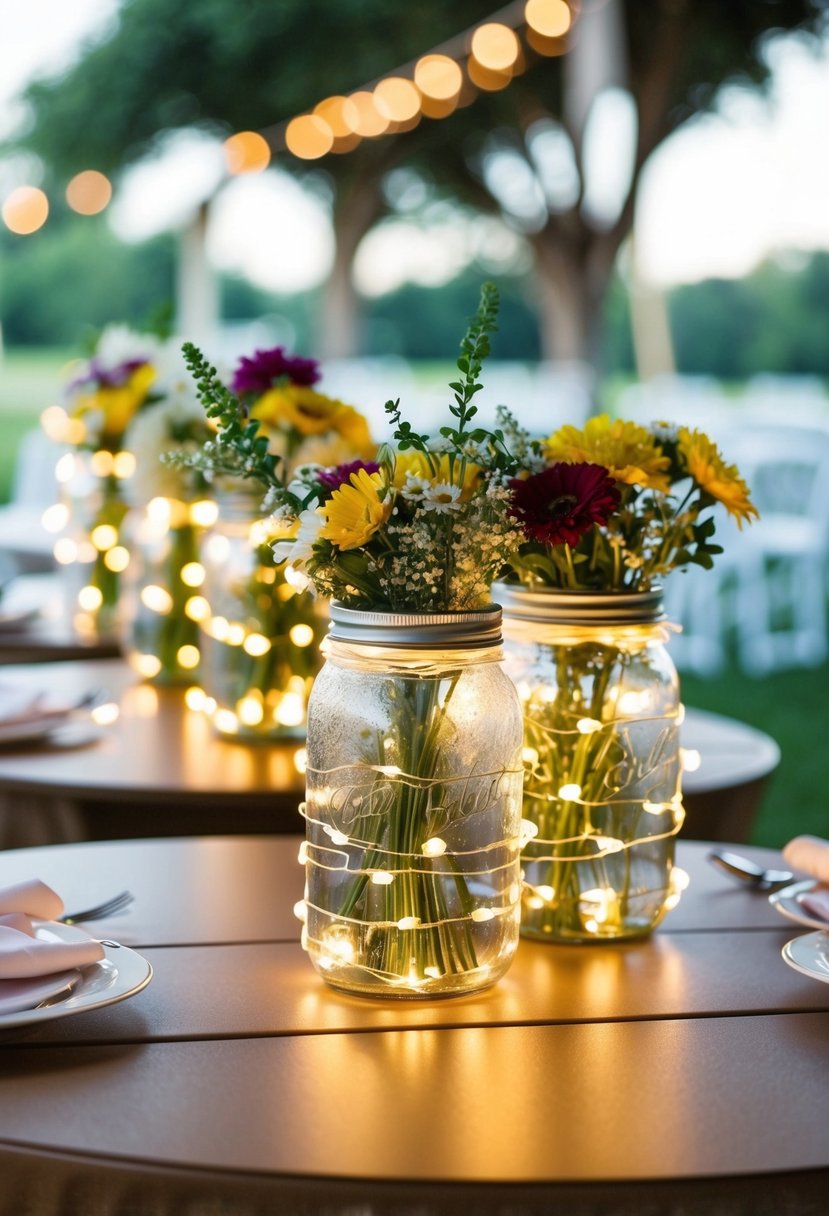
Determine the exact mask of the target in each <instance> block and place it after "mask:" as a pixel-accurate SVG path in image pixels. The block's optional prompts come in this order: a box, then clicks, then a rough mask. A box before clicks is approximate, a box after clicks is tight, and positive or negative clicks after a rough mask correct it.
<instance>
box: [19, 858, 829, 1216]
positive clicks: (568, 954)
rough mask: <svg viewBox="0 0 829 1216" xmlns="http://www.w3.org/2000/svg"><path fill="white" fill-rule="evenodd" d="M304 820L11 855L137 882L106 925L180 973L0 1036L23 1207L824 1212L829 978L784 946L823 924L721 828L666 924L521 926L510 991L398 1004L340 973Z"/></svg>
mask: <svg viewBox="0 0 829 1216" xmlns="http://www.w3.org/2000/svg"><path fill="white" fill-rule="evenodd" d="M298 844H299V838H298V837H297V838H293V839H292V838H289V837H279V838H277V837H271V838H253V837H251V838H219V837H212V838H201V839H198V838H191V839H187V840H146V841H131V842H123V841H122V842H108V843H97V844H76V845H64V846H54V847H49V848H40V849H23V850H16V851H13V852H7V853H5V854H0V884H4V883H7V882H12V881H16V880H20V879H22V878H24V877H30V876H32V875H35V874H36V875H39V876H40V877H42V878H43V879H44V880H45V881H47V882H49V883H51V884H52V885H53V886H55V887H56V888H57V889H58V890H59V891H60V892H61V894H62V895H63V896H64V898H65V900H66V902H67V905H75V904H79V905H82V906H83V905H85V904H87V902H92V901H94V900H97V899H98V898H100V897H103V896H105V895H108V894H110V893H112V892H113V891H115V890H118V889H120V888H122V887H129V888H130V889H131V890H132V891H133V892H134V893H135V895H136V900H135V903H134V905H133V906H132V907H131V908H130V909H129V910H128V911H127V912H126V913H122V914H121V915H120V916H118V917H115V918H113V919H111V920H110V921H105V922H100V923H98V924H97V925H96V926H95V933H96V934H100V935H101V936H104V937H113V938H116V939H118V940H120V941H121V942H122V943H124V944H129V945H132V946H135V947H136V948H137V949H139V951H140V952H141V953H142V954H144V955H145V956H146V957H147V958H148V959H149V960H150V962H151V963H152V965H153V968H154V970H155V975H154V978H153V980H152V982H151V983H150V985H149V987H147V988H146V989H145V990H144V991H143V992H141V993H139V994H138V995H136V996H134V997H133V998H131V999H130V1000H128V1001H126V1002H124V1003H123V1004H116V1005H112V1006H110V1007H108V1008H105V1009H100V1010H97V1011H89V1012H86V1013H82V1014H78V1015H76V1016H73V1017H68V1018H64V1019H58V1020H54V1021H49V1022H44V1023H41V1024H40V1025H39V1026H38V1027H37V1028H32V1027H30V1028H28V1029H26V1028H23V1029H20V1030H17V1031H8V1032H6V1034H5V1035H4V1036H3V1037H2V1038H1V1039H0V1169H2V1174H3V1180H4V1191H5V1192H6V1193H7V1194H9V1195H13V1196H14V1197H15V1202H16V1204H17V1206H16V1208H15V1211H21V1212H23V1211H31V1212H35V1211H36V1212H37V1213H38V1214H39V1216H42V1214H44V1213H51V1212H52V1211H54V1212H56V1213H57V1212H58V1211H60V1212H67V1211H73V1212H74V1211H78V1212H80V1211H90V1212H91V1211H119V1212H121V1211H124V1212H126V1211H129V1212H130V1213H131V1214H132V1213H137V1214H138V1213H140V1214H143V1213H145V1212H146V1213H147V1214H148V1216H149V1213H153V1214H154V1216H159V1214H160V1213H167V1212H170V1213H176V1214H177V1216H178V1213H181V1212H185V1213H194V1214H195V1213H197V1212H207V1211H210V1212H213V1211H219V1210H221V1211H228V1212H230V1211H232V1212H233V1213H234V1216H240V1214H241V1216H254V1214H255V1216H259V1214H260V1213H261V1214H262V1216H264V1214H265V1213H272V1212H283V1211H291V1212H292V1213H293V1212H297V1213H311V1212H322V1211H324V1212H325V1213H330V1214H332V1216H333V1214H334V1213H341V1212H342V1213H345V1212H354V1211H360V1212H363V1211H365V1212H369V1211H370V1212H372V1213H385V1212H389V1213H392V1212H394V1213H400V1214H402V1213H404V1212H405V1213H413V1212H418V1213H421V1212H422V1213H429V1216H432V1214H435V1216H437V1214H443V1213H447V1214H448V1213H454V1212H456V1211H458V1210H459V1209H460V1207H461V1206H466V1207H468V1209H469V1210H471V1211H474V1212H476V1213H478V1212H484V1213H492V1214H493V1216H494V1214H495V1213H496V1212H498V1213H504V1212H507V1211H509V1212H516V1213H519V1212H520V1213H521V1214H522V1216H525V1214H527V1216H529V1214H535V1213H538V1214H539V1216H541V1213H543V1214H544V1216H547V1214H548V1213H562V1214H563V1213H565V1212H566V1213H568V1214H569V1213H574V1214H577V1216H587V1214H588V1213H589V1214H591V1216H592V1214H593V1213H596V1214H598V1213H610V1212H612V1213H613V1214H614V1216H634V1214H635V1216H640V1214H641V1213H642V1212H643V1211H647V1212H648V1213H650V1214H652V1216H661V1214H663V1213H677V1212H680V1211H681V1212H682V1213H683V1214H688V1216H703V1214H707V1213H711V1212H716V1213H717V1214H718V1216H723V1214H724V1213H728V1212H731V1211H734V1212H740V1213H745V1212H752V1213H759V1212H761V1211H762V1212H764V1213H765V1212H769V1213H772V1212H783V1211H785V1212H786V1213H787V1216H795V1214H800V1213H803V1214H804V1216H805V1214H806V1213H818V1212H820V1211H822V1210H825V1209H823V1208H821V1207H820V1203H821V1202H824V1201H825V1195H826V1194H827V1190H826V1187H827V1182H829V1141H827V1136H826V1129H827V1126H829V1088H827V1086H826V1084H825V1063H826V1049H827V1043H829V985H827V984H823V983H819V982H818V981H816V980H813V979H811V978H809V977H808V976H804V975H802V974H799V973H796V972H794V971H792V970H791V969H790V968H788V967H787V966H786V965H785V964H784V962H783V961H782V959H781V957H780V950H781V947H782V946H783V944H784V943H785V942H786V941H787V940H789V939H790V938H792V937H794V936H796V935H797V934H798V933H802V932H805V930H804V929H802V928H800V927H799V926H796V925H794V924H792V923H791V922H788V921H785V920H784V919H783V918H782V917H781V916H780V915H779V914H778V913H777V912H776V911H775V910H774V909H773V908H772V907H771V906H770V905H769V903H768V900H767V899H766V898H765V897H763V896H762V895H758V894H756V893H751V892H748V891H746V890H745V889H743V888H740V887H738V886H736V885H735V884H734V883H733V881H732V880H730V879H729V878H728V877H727V876H726V875H724V874H722V873H721V872H719V871H717V870H715V869H713V868H712V867H710V866H709V865H707V864H706V862H705V852H706V845H704V844H702V843H695V842H690V841H680V843H679V857H678V860H679V862H680V864H681V865H683V866H684V867H685V868H686V869H687V870H688V872H689V874H690V878H691V883H690V887H689V889H688V890H687V891H686V893H685V895H684V896H683V899H682V902H681V903H680V905H679V906H678V907H677V908H676V909H674V910H673V911H672V912H670V913H669V915H668V917H667V918H666V920H665V921H664V922H663V924H662V926H661V927H660V928H659V929H658V930H657V932H656V933H655V934H654V935H653V936H652V937H651V938H650V939H648V940H646V941H644V942H638V943H629V944H618V945H606V944H591V945H590V946H584V947H578V946H548V945H544V944H539V943H535V942H529V941H522V942H521V944H520V946H519V949H518V952H517V955H516V958H515V961H514V962H513V965H512V967H511V969H510V971H509V972H508V974H507V975H506V977H505V978H504V979H502V980H501V981H500V982H499V983H498V984H496V985H495V986H494V987H493V988H492V989H490V990H489V991H487V992H484V993H481V994H479V995H476V996H468V997H463V998H455V999H449V1000H444V1001H422V1002H421V1001H399V1002H394V1001H390V1000H366V999H360V998H356V997H348V996H345V995H343V994H338V993H337V992H336V991H334V990H331V989H329V988H327V987H326V985H325V984H324V983H323V982H322V981H321V980H320V978H319V977H318V976H317V975H316V973H315V972H314V971H313V969H312V968H311V966H310V964H309V962H308V960H307V959H306V957H305V956H304V955H303V953H302V951H301V949H300V946H299V942H298V931H299V926H298V922H297V921H296V920H295V919H294V917H293V915H292V905H293V903H294V901H295V900H296V899H297V898H299V896H300V895H301V892H302V872H301V868H300V867H299V866H298V865H297V861H296V854H297V847H298ZM747 851H748V853H749V854H750V855H751V856H752V857H754V858H755V859H757V860H763V861H764V862H766V863H770V864H779V862H780V858H779V856H778V855H776V854H774V853H772V852H771V851H768V850H762V849H749V850H747ZM73 1196H74V1202H75V1204H76V1205H77V1206H75V1207H72V1206H71V1202H72V1197H73ZM81 1197H82V1199H81Z"/></svg>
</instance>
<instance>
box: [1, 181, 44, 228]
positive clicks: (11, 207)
mask: <svg viewBox="0 0 829 1216" xmlns="http://www.w3.org/2000/svg"><path fill="white" fill-rule="evenodd" d="M48 215H49V200H48V199H47V197H46V195H45V194H44V193H43V191H42V190H38V188H37V186H18V187H17V189H16V190H12V192H11V194H10V195H9V197H8V198H7V199H6V201H5V203H4V204H3V220H4V222H5V225H6V227H7V228H8V229H9V230H10V231H11V232H15V233H16V234H17V235H18V236H29V235H30V234H31V233H33V232H37V230H38V228H42V227H43V225H44V224H45V223H46V219H47V217H48Z"/></svg>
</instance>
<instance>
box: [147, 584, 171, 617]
mask: <svg viewBox="0 0 829 1216" xmlns="http://www.w3.org/2000/svg"><path fill="white" fill-rule="evenodd" d="M141 603H142V604H143V605H144V607H145V608H149V610H150V612H157V613H158V614H159V615H160V616H166V615H167V614H168V613H169V612H172V610H173V597H172V596H171V595H170V592H169V591H168V590H167V588H166V587H159V586H158V585H157V584H156V583H148V584H147V586H146V587H142V588H141Z"/></svg>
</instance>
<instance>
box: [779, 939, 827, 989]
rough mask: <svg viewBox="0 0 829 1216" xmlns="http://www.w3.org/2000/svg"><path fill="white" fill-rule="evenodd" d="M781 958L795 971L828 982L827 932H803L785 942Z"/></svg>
mask: <svg viewBox="0 0 829 1216" xmlns="http://www.w3.org/2000/svg"><path fill="white" fill-rule="evenodd" d="M783 960H784V962H787V963H788V964H789V966H790V967H794V969H795V971H802V972H803V974H804V975H808V976H811V978H812V979H813V980H823V982H824V983H825V984H829V933H804V935H803V936H802V937H795V938H794V939H793V940H792V941H790V942H786V944H785V946H784V947H783Z"/></svg>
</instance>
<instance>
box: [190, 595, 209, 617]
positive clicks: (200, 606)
mask: <svg viewBox="0 0 829 1216" xmlns="http://www.w3.org/2000/svg"><path fill="white" fill-rule="evenodd" d="M184 615H185V616H188V617H189V618H190V620H191V621H206V620H207V618H208V617H209V616H210V605H209V604H208V602H207V600H206V599H205V598H204V596H203V595H191V596H190V598H189V599H188V600H186V601H185V604H184Z"/></svg>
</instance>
